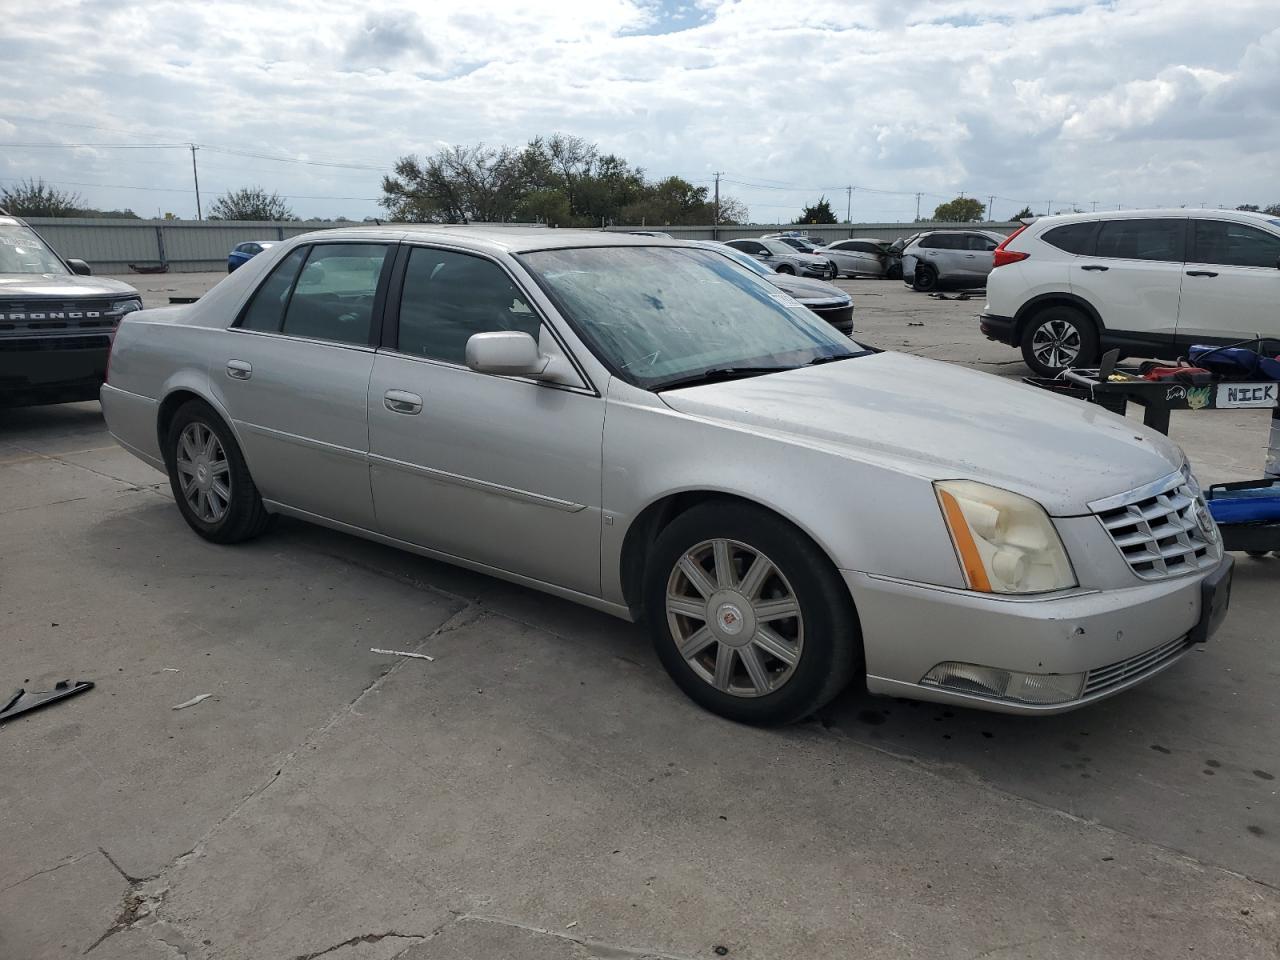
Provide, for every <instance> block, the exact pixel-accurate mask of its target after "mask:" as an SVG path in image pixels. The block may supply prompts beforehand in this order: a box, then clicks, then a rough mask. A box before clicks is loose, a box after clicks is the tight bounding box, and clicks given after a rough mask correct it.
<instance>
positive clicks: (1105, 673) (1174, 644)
mask: <svg viewBox="0 0 1280 960" xmlns="http://www.w3.org/2000/svg"><path fill="white" fill-rule="evenodd" d="M1190 646H1191V641H1190V640H1188V639H1187V638H1186V637H1179V638H1178V639H1177V640H1170V641H1169V642H1168V643H1166V644H1163V645H1162V646H1159V647H1156V648H1155V649H1154V650H1148V651H1147V652H1146V653H1140V654H1138V655H1137V656H1136V657H1130V658H1129V659H1128V660H1121V661H1119V662H1117V663H1112V664H1109V665H1107V666H1105V667H1098V669H1096V670H1090V671H1089V673H1088V675H1087V676H1086V677H1085V681H1084V693H1082V694H1081V696H1085V697H1087V696H1088V695H1089V694H1091V693H1101V692H1102V691H1103V690H1110V689H1111V688H1112V687H1118V686H1120V685H1121V684H1124V683H1128V682H1129V681H1130V680H1136V679H1138V678H1139V677H1142V676H1145V675H1146V674H1148V673H1154V672H1155V671H1156V670H1157V669H1158V668H1159V667H1161V666H1163V665H1164V664H1166V663H1168V662H1169V661H1170V660H1173V659H1175V658H1176V657H1177V656H1178V655H1179V654H1180V653H1182V652H1183V651H1184V650H1186V649H1187V648H1188V647H1190Z"/></svg>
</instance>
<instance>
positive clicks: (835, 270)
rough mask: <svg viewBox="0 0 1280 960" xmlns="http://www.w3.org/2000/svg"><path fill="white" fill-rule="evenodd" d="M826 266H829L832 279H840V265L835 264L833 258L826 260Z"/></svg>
mask: <svg viewBox="0 0 1280 960" xmlns="http://www.w3.org/2000/svg"><path fill="white" fill-rule="evenodd" d="M827 266H829V267H831V279H832V280H839V279H840V267H839V266H837V265H836V262H835V261H834V260H828V261H827Z"/></svg>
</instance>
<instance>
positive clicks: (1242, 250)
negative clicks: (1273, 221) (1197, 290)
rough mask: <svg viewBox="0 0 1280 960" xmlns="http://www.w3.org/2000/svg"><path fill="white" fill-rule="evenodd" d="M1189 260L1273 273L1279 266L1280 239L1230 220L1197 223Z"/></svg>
mask: <svg viewBox="0 0 1280 960" xmlns="http://www.w3.org/2000/svg"><path fill="white" fill-rule="evenodd" d="M1189 259H1190V260H1191V262H1193V263H1215V264H1221V265H1222V266H1227V267H1270V268H1271V269H1273V270H1274V269H1276V267H1277V265H1280V237H1277V236H1276V235H1275V234H1273V233H1266V232H1265V231H1262V230H1258V229H1257V228H1255V227H1246V226H1245V225H1244V224H1243V223H1235V222H1233V221H1229V220H1197V221H1195V240H1194V241H1193V244H1192V248H1191V256H1190V258H1189Z"/></svg>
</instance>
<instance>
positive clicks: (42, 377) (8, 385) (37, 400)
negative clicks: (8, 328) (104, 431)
mask: <svg viewBox="0 0 1280 960" xmlns="http://www.w3.org/2000/svg"><path fill="white" fill-rule="evenodd" d="M110 351H111V338H110V337H109V336H106V335H103V334H93V335H88V336H77V337H23V338H14V339H10V340H0V406H28V405H36V404H44V403H74V402H78V401H83V400H96V399H97V397H98V388H99V387H100V386H102V381H103V380H104V379H105V377H106V372H107V355H108V354H109V353H110Z"/></svg>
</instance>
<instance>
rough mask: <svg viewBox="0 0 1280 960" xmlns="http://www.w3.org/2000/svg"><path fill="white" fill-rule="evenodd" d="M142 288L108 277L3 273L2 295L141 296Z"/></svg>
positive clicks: (0, 278)
mask: <svg viewBox="0 0 1280 960" xmlns="http://www.w3.org/2000/svg"><path fill="white" fill-rule="evenodd" d="M137 295H138V291H137V290H135V289H134V288H133V287H131V286H129V284H127V283H124V282H122V281H120V280H109V279H107V278H105V277H82V276H80V275H78V274H71V275H69V276H59V275H57V274H51V273H34V274H33V273H0V297H14V298H21V299H23V300H28V299H36V298H41V297H47V298H50V299H54V300H70V299H73V298H75V297H122V296H125V297H127V296H135V297H136V296H137Z"/></svg>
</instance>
